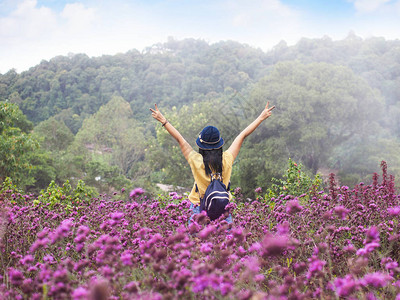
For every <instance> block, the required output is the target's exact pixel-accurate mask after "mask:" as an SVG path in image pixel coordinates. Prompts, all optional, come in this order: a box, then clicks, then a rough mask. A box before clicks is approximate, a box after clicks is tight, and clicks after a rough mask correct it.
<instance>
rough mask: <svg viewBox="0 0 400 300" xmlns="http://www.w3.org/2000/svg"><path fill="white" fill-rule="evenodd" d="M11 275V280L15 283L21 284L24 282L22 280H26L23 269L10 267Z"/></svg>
mask: <svg viewBox="0 0 400 300" xmlns="http://www.w3.org/2000/svg"><path fill="white" fill-rule="evenodd" d="M8 274H9V276H10V281H11V283H12V284H13V285H16V286H19V285H21V284H22V282H23V281H24V279H25V278H24V275H23V274H22V272H21V271H19V270H17V269H14V268H10V271H9V273H8Z"/></svg>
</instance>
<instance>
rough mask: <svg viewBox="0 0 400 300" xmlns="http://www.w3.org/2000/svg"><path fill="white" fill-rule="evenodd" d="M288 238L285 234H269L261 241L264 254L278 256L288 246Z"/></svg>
mask: <svg viewBox="0 0 400 300" xmlns="http://www.w3.org/2000/svg"><path fill="white" fill-rule="evenodd" d="M288 242H289V240H288V238H287V236H285V235H278V236H273V235H267V236H265V237H264V239H263V241H262V242H261V245H262V249H263V250H264V255H267V256H276V255H280V254H281V253H282V252H283V251H285V250H286V248H287V247H288Z"/></svg>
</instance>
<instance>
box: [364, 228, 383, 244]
mask: <svg viewBox="0 0 400 300" xmlns="http://www.w3.org/2000/svg"><path fill="white" fill-rule="evenodd" d="M366 235H367V237H366V239H365V240H364V244H368V243H370V242H378V241H379V231H378V228H377V227H376V226H372V227H371V228H369V229H368V230H367V233H366Z"/></svg>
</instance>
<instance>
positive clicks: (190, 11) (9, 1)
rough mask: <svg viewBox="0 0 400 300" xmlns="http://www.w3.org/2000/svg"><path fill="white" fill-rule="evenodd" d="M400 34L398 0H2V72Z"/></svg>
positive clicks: (0, 71)
mask: <svg viewBox="0 0 400 300" xmlns="http://www.w3.org/2000/svg"><path fill="white" fill-rule="evenodd" d="M351 31H352V32H354V33H355V34H356V35H358V36H360V37H362V38H369V37H372V36H379V37H384V38H386V39H389V40H391V39H399V38H400V0H319V1H317V0H309V1H307V0H201V1H200V0H131V1H129V0H0V73H2V74H4V73H5V72H7V71H8V70H9V69H11V68H15V69H16V70H17V71H18V72H21V71H24V70H27V69H29V68H30V67H32V66H34V65H36V64H38V63H40V61H41V60H43V59H45V60H49V59H50V58H52V57H54V56H57V55H67V54H68V53H86V54H88V55H89V56H100V55H102V54H116V53H119V52H122V53H123V52H126V51H128V50H130V49H138V50H139V51H141V50H143V49H144V48H145V47H148V46H151V45H153V44H155V43H160V42H161V43H162V42H165V41H166V40H167V39H168V37H173V38H175V39H184V38H196V39H203V40H205V41H207V42H210V43H214V42H218V41H220V40H235V41H238V42H241V43H246V44H249V45H251V46H254V47H257V48H261V49H263V50H264V51H268V50H269V49H271V48H272V47H273V46H275V45H276V44H278V43H279V42H280V41H282V40H284V41H286V42H287V43H288V44H289V45H293V44H295V43H297V42H298V40H299V39H300V38H302V37H306V38H321V37H323V36H329V37H330V38H332V39H333V40H340V39H343V38H345V37H346V36H347V35H348V34H349V32H351Z"/></svg>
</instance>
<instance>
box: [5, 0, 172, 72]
mask: <svg viewBox="0 0 400 300" xmlns="http://www.w3.org/2000/svg"><path fill="white" fill-rule="evenodd" d="M96 4H97V3H96ZM100 4H101V3H100ZM124 9H126V11H123V10H124ZM131 9H132V7H131V6H129V7H124V5H123V4H122V5H114V3H110V4H109V5H108V6H105V7H101V6H97V7H87V6H85V5H84V4H82V3H71V4H66V5H65V6H64V7H63V8H62V10H61V12H57V11H55V10H52V9H50V8H48V7H44V6H41V7H38V3H37V1H36V0H22V1H21V2H20V3H19V4H18V5H17V7H16V8H15V10H13V11H12V12H11V13H9V14H8V16H6V17H2V18H0V45H1V47H0V73H5V72H7V71H8V70H9V69H11V68H15V69H16V70H17V71H18V72H20V71H24V70H27V69H28V68H29V67H32V66H34V65H36V64H38V63H40V61H41V60H43V59H46V60H49V59H51V58H52V57H55V56H57V55H67V54H68V53H86V54H88V55H89V56H100V55H102V54H115V53H117V52H126V51H128V50H130V49H132V48H137V47H139V48H141V49H142V48H144V47H145V46H149V45H151V44H152V43H155V42H160V41H163V40H164V37H163V39H162V40H161V39H160V36H159V35H157V31H156V30H155V28H154V26H152V24H151V23H147V22H146V21H142V22H141V20H142V19H141V16H140V15H141V14H142V11H140V10H136V11H132V10H131Z"/></svg>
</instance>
